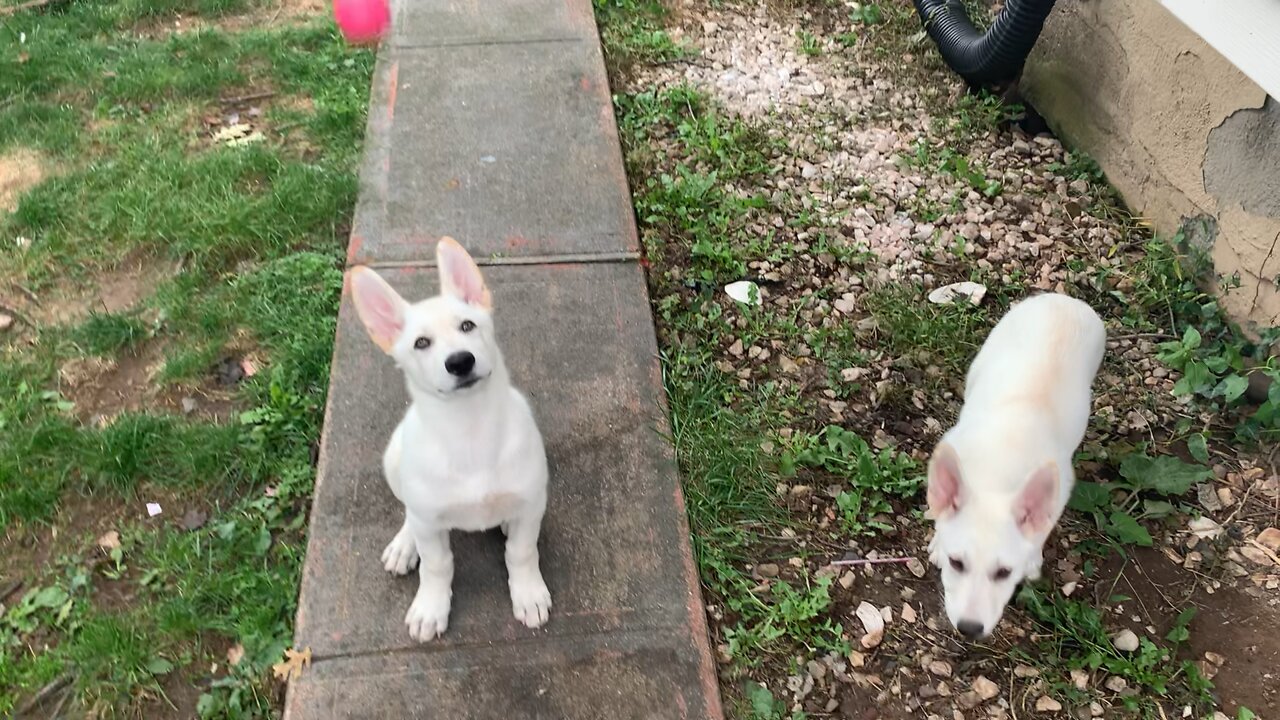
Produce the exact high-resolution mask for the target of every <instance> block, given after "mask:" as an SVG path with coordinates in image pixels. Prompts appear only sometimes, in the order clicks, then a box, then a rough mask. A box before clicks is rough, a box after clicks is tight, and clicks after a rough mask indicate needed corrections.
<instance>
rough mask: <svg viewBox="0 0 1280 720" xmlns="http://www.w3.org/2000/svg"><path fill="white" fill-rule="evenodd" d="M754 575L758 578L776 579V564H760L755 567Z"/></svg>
mask: <svg viewBox="0 0 1280 720" xmlns="http://www.w3.org/2000/svg"><path fill="white" fill-rule="evenodd" d="M756 574H757V575H759V576H760V577H767V578H771V577H778V565H777V563H760V564H759V565H757V566H756Z"/></svg>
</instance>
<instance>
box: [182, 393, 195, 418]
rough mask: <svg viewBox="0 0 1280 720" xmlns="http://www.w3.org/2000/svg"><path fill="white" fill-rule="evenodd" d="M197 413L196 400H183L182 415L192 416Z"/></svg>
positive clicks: (186, 398) (185, 398) (189, 398)
mask: <svg viewBox="0 0 1280 720" xmlns="http://www.w3.org/2000/svg"><path fill="white" fill-rule="evenodd" d="M195 411H196V399H195V398H192V397H184V398H182V413H183V414H184V415H190V414H191V413H193V412H195Z"/></svg>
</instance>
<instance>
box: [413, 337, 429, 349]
mask: <svg viewBox="0 0 1280 720" xmlns="http://www.w3.org/2000/svg"><path fill="white" fill-rule="evenodd" d="M413 346H414V347H415V348H417V349H418V350H426V349H427V348H429V347H431V338H424V337H420V338H418V339H417V340H414V341H413Z"/></svg>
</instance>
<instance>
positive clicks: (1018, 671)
mask: <svg viewBox="0 0 1280 720" xmlns="http://www.w3.org/2000/svg"><path fill="white" fill-rule="evenodd" d="M1013 676H1014V677H1017V678H1033V677H1040V671H1039V670H1037V669H1036V668H1033V667H1031V666H1030V665H1018V666H1017V667H1015V668H1014V669H1013Z"/></svg>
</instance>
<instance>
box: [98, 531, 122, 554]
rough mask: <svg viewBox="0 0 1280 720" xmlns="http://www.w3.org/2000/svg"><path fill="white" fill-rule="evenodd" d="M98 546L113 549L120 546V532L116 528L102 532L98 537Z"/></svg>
mask: <svg viewBox="0 0 1280 720" xmlns="http://www.w3.org/2000/svg"><path fill="white" fill-rule="evenodd" d="M98 547H100V548H102V549H103V550H115V549H116V548H118V547H120V533H119V532H118V531H116V530H112V531H111V532H108V533H105V534H103V536H102V537H100V538H98Z"/></svg>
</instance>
